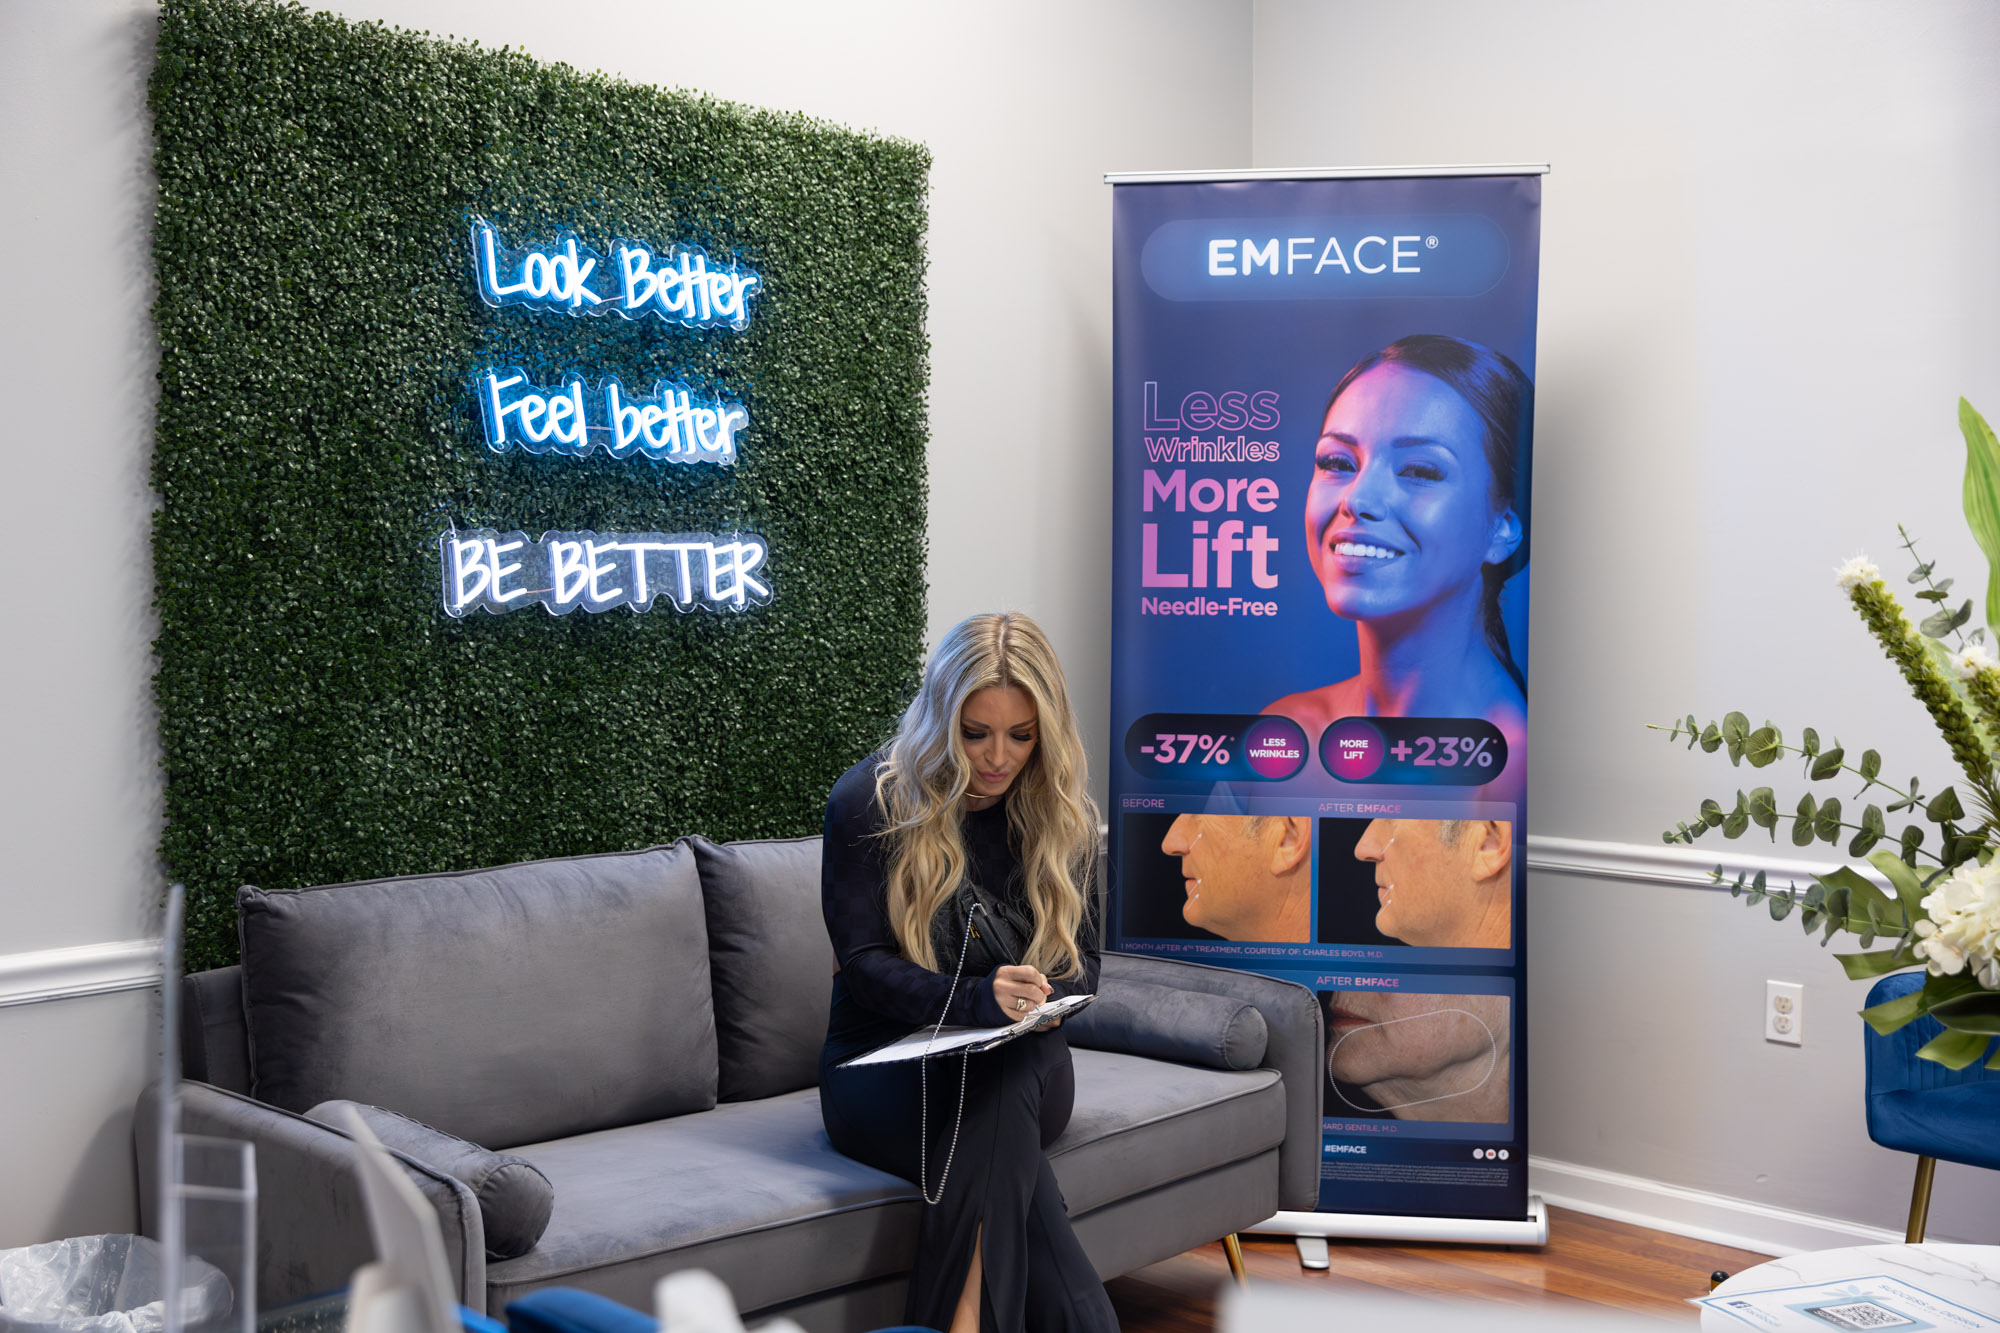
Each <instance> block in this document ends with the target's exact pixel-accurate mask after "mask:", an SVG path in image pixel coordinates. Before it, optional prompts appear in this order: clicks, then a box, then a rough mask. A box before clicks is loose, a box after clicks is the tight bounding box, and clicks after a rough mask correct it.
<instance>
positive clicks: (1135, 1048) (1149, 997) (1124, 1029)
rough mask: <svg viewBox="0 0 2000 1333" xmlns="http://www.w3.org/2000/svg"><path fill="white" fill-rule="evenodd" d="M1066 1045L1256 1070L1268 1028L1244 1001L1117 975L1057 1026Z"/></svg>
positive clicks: (1254, 1010) (1210, 1067) (1252, 1006)
mask: <svg viewBox="0 0 2000 1333" xmlns="http://www.w3.org/2000/svg"><path fill="white" fill-rule="evenodd" d="M1063 1035H1065V1036H1066V1037H1068V1038H1069V1044H1070V1045H1072V1046H1083V1047H1088V1048H1092V1049H1095V1050H1100V1051H1121V1052H1123V1053H1124V1054H1126V1055H1143V1056H1148V1057H1150V1058H1152V1059H1155V1060H1173V1061H1176V1062H1178V1063H1180V1064H1187V1065H1203V1066H1206V1067H1207V1068H1209V1069H1257V1068H1260V1067H1261V1066H1262V1065H1263V1063H1264V1052H1265V1050H1266V1049H1267V1048H1268V1046H1269V1041H1270V1029H1269V1027H1268V1025H1267V1024H1266V1023H1265V1022H1264V1015H1263V1013H1262V1012H1261V1011H1259V1009H1258V1008H1257V1006H1256V1005H1254V1004H1252V1003H1250V1002H1249V1001H1248V1000H1239V999H1237V998H1235V997H1234V996H1229V995H1211V994H1209V993H1208V992H1207V991H1199V990H1190V989H1188V988H1187V987H1185V986H1159V985H1155V984H1153V983H1152V982H1147V981H1133V980H1131V979H1130V978H1125V977H1120V978H1115V979H1113V980H1112V981H1111V982H1110V984H1108V985H1099V986H1098V988H1097V1003H1095V1004H1092V1005H1089V1006H1086V1007H1085V1009H1084V1010H1083V1012H1082V1013H1079V1014H1077V1015H1076V1016H1075V1017H1073V1018H1070V1019H1069V1020H1068V1021H1067V1022H1065V1023H1064V1024H1063Z"/></svg>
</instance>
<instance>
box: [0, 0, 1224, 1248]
mask: <svg viewBox="0 0 2000 1333" xmlns="http://www.w3.org/2000/svg"><path fill="white" fill-rule="evenodd" d="M329 7H331V8H335V9H338V10H339V11H340V12H342V13H344V14H346V15H348V16H350V17H353V18H356V19H376V18H379V19H384V20H387V21H389V22H392V23H395V24H397V25H399V26H402V27H406V28H416V29H428V30H430V31H432V32H436V33H441V34H442V33H455V34H457V35H459V36H461V37H475V38H477V39H479V40H480V41H482V42H484V43H486V44H488V45H493V44H508V45H514V46H518V47H523V48H525V49H527V50H528V51H530V52H532V53H533V54H534V55H535V56H537V57H539V58H542V59H545V60H561V61H565V62H567V63H569V64H572V65H575V66H578V67H580V68H584V69H603V70H606V71H608V72H610V73H613V74H617V75H619V76H622V77H625V78H628V79H632V80H636V81H641V82H647V83H654V84H662V85H667V86H672V87H686V88H695V89H699V90H700V91H703V92H707V93H711V94H714V95H717V96H721V97H725V98H730V99H733V100H738V101H742V102H747V103H752V104H755V105H759V106H766V107H774V108H780V109H786V110H800V111H805V112H808V113H810V114H812V115H815V116H820V117H824V118H826V119H830V120H833V121H837V122H840V123H842V124H846V125H850V126H853V127H855V128H860V129H874V130H880V131H883V132H886V133H890V134H896V135H901V136H904V137H907V138H911V139H917V140H921V141H922V142H924V143H926V144H928V145H929V146H930V147H931V150H932V152H933V154H934V156H935V159H936V165H935V167H934V170H933V173H932V177H931V179H932V196H931V230H930V249H929V259H930V291H931V303H932V304H931V316H930V333H931V346H932V363H931V370H932V373H931V398H930V406H931V430H932V437H933V444H932V449H931V460H932V463H931V595H930V608H931V612H930V614H931V631H932V637H933V638H934V637H935V635H936V632H937V631H939V630H941V629H942V628H944V627H945V626H947V625H949V624H951V623H952V622H954V621H956V620H958V619H959V618H961V617H963V616H965V615H968V614H971V613H972V612H975V611H982V610H989V609H993V608H995V607H1011V608H1015V609H1019V610H1024V611H1027V612H1029V613H1031V614H1033V615H1035V616H1036V617H1038V618H1040V619H1041V620H1042V621H1043V623H1044V624H1045V625H1047V627H1048V628H1049V630H1050V631H1051V633H1052V634H1053V635H1054V637H1055V639H1056V641H1057V644H1058V646H1059V648H1060V649H1061V650H1062V652H1063V655H1064V658H1065V661H1066V662H1067V663H1068V666H1069V669H1070V672H1071V674H1072V676H1073V678H1074V679H1075V681H1076V683H1077V687H1078V688H1077V695H1078V704H1079V708H1080V709H1081V711H1082V714H1083V726H1084V729H1085V733H1086V735H1088V736H1089V737H1091V738H1092V740H1093V742H1095V741H1096V740H1097V739H1098V738H1099V737H1101V736H1102V734H1103V733H1104V731H1105V729H1106V728H1107V727H1108V726H1109V714H1108V708H1107V702H1106V690H1107V684H1106V680H1107V677H1108V675H1109V668H1110V644H1109V640H1108V639H1107V637H1106V635H1105V632H1104V627H1103V609H1104V607H1105V605H1106V604H1107V600H1108V596H1109V587H1108V585H1109V568H1108V567H1109V560H1110V535H1109V532H1108V531H1107V529H1106V526H1105V523H1106V516H1107V515H1108V513H1109V489H1110V457H1109V454H1108V453H1107V452H1106V451H1105V450H1104V448H1103V447H1102V446H1103V440H1104V436H1105V435H1106V433H1107V432H1108V429H1109V426H1110V397H1109V393H1108V389H1107V382H1108V376H1109V362H1110V348H1111V325H1110V318H1111V312H1110V289H1111V256H1110V250H1109V247H1108V245H1107V243H1106V238H1107V237H1108V235H1109V223H1110V194H1109V191H1108V190H1106V188H1105V187H1104V185H1103V184H1102V182H1101V180H1100V176H1101V174H1102V173H1103V171H1104V170H1105V169H1106V168H1108V167H1114V166H1115V167H1127V168H1172V167H1191V166H1203V165H1208V164H1211V163H1215V162H1232V161H1240V160H1241V159H1242V157H1243V154H1244V151H1245V146H1246V145H1247V144H1248V142H1249V135H1250V96H1249V69H1250V33H1251V27H1250V11H1249V5H1248V0H1168V2H1164V3H1163V2H1162V0H1117V2H1115V3H1112V2H1109V0H1107V2H1104V3H1095V4H1091V5H1085V6H1075V5H1068V4H1059V3H1053V2H1049V0H1043V2H1041V3H1020V0H1006V2H1004V3H1002V2H1000V0H981V2H979V3H970V2H968V3H953V4H950V5H941V4H931V3H925V2H924V0H862V2H859V3H847V2H845V0H844V2H843V3H840V4H818V3H811V2H809V0H746V2H744V3H735V4H731V5H728V6H723V7H717V6H715V5H707V4H695V3H688V2H687V0H673V2H671V3H665V2H660V0H645V2H644V3H641V2H640V0H625V2H619V0H576V2H574V3H570V4H566V5H563V6H561V7H560V10H559V11H552V10H551V9H550V8H549V6H548V5H547V4H546V3H542V0H480V2H479V3H449V2H447V0H399V2H397V3H376V4H367V3H356V4H348V5H336V6H329ZM153 12H154V9H153V6H152V5H151V4H150V3H147V2H146V0H7V2H6V3H5V4H0V106H3V107H4V108H5V114H4V116H0V125H4V127H5V129H6V133H5V134H0V198H5V199H7V200H9V201H10V205H17V206H10V207H9V208H7V209H0V245H4V247H5V253H7V254H10V255H15V256H19V255H23V254H27V255H34V254H39V253H45V252H48V251H49V250H51V249H54V250H55V251H56V253H58V254H59V255H61V256H62V257H63V258H64V259H66V260H68V259H74V260H76V261H77V262H75V263H67V262H66V263H62V264H42V265H36V264H29V265H26V266H23V267H21V268H17V274H20V275H21V276H20V277H17V281H16V285H15V287H14V288H13V297H14V299H11V300H10V301H9V302H8V303H6V304H5V305H4V306H0V350H4V353H5V359H4V364H5V365H6V366H7V368H8V377H9V381H10V383H12V384H13V385H14V386H16V390H17V392H21V391H31V392H29V393H28V396H27V399H26V403H27V406H26V410H25V411H20V410H17V411H16V412H14V413H11V414H8V415H6V416H0V422H4V423H5V424H4V425H0V430H4V431H5V432H6V434H5V436H4V443H5V447H6V448H7V451H8V460H9V463H10V465H11V467H12V468H13V469H14V471H13V473H12V476H13V478H14V479H15V482H16V484H17V485H19V486H20V487H22V488H23V490H31V492H32V494H33V495H34V496H35V503H34V505H32V506H30V507H25V508H21V509H19V510H17V512H16V513H14V514H12V515H10V519H9V522H8V524H6V525H5V526H4V527H0V560H4V561H5V562H6V565H7V567H9V568H13V569H32V570H35V571H38V573H39V574H41V575H44V576H46V577H40V578H37V579H34V580H16V581H15V583H14V585H13V586H14V587H15V591H14V594H13V596H14V598H15V600H14V603H13V605H12V607H11V608H10V610H11V612H12V615H13V618H14V622H15V624H16V625H17V626H20V627H22V628H24V629H29V630H30V631H31V633H32V638H30V639H29V640H28V641H29V642H30V643H31V645H32V648H33V651H32V652H30V653H19V652H12V653H0V673H4V674H0V699H4V700H5V702H4V703H0V737H4V744H3V745H0V752H4V753H5V754H6V755H7V758H8V761H9V762H8V763H7V764H6V765H5V766H4V770H0V782H5V783H6V784H7V788H6V794H7V799H6V800H4V801H0V821H4V822H0V1004H4V1001H5V996H6V993H7V989H8V982H7V969H8V959H9V958H10V957H15V956H17V955H18V958H19V961H20V962H21V964H22V965H24V966H26V965H36V963H35V960H36V959H38V958H39V957H40V956H39V955H37V954H35V953H34V952H33V951H38V950H45V949H51V948H56V947H59V946H77V945H91V944H97V943H100V942H104V941H113V940H124V939H130V938H132V937H135V936H140V935H144V934H146V933H148V931H149V927H148V924H147V922H148V920H149V918H150V916H151V914H152V912H153V910H154V908H153V903H154V895H155V893H156V892H157V887H158V882H159V879H158V874H157V872H156V870H155V868H154V857H153V848H154V846H155V844H156V843H157V840H158V806H159V799H158V797H159V783H158V778H157V775H156V772H155V765H156V755H155V751H154V748H153V744H152V734H153V720H152V716H151V711H150V694H149V687H148V679H149V676H150V673H151V663H150V660H149V656H148V646H149V644H150V642H151V638H152V627H151V624H150V621H149V616H148V609H147V608H148V603H149V598H150V596H151V586H150V582H151V581H150V557H149V555H148V548H147V522H148V518H147V515H148V511H149V508H150V504H151V500H150V497H149V495H148V493H147V490H146V485H145V470H146V467H147V462H148V456H149V447H150V446H149V439H150V411H151V401H152V400H151V390H152V369H153V352H152V348H151V341H150V328H149V324H148V319H147V306H148V302H149V299H150V296H149V281H150V278H149V274H148V266H147V262H146V248H147V243H148V242H147V219H148V217H149V215H150V190H151V186H150V183H149V172H148V168H147V158H148V154H149V151H150V150H149V142H148V137H147V136H148V130H147V128H146V124H145V121H144V118H143V95H144V92H143V90H144V80H145V76H146V72H147V70H148V69H149V68H150V41H151V33H152V29H153V26H154V19H153V17H152V15H153ZM557 12H559V13H560V16H561V18H560V21H552V19H551V15H552V13H557ZM718 24H721V25H723V26H724V29H725V30H726V31H728V32H729V33H731V34H733V35H736V36H738V37H742V36H745V35H749V36H751V37H752V38H753V39H754V41H753V43H752V45H751V46H750V47H749V48H748V52H747V54H746V57H745V58H744V59H743V60H741V61H740V62H738V63H737V64H735V65H733V66H729V65H725V66H721V67H717V66H714V65H712V64H710V63H708V62H706V61H703V60H701V59H699V58H698V57H699V55H700V51H699V49H698V48H696V47H693V46H690V45H689V44H688V43H686V42H685V41H683V40H682V38H683V37H684V36H685V34H687V33H690V32H697V33H698V32H706V31H713V30H715V29H716V26H717V25H718ZM20 201H26V205H27V206H26V207H19V206H18V204H19V202H20ZM86 258H88V259H89V260H90V261H91V262H89V263H85V262H83V261H84V260H85V259H86ZM85 534H88V535H89V536H90V538H91V540H89V541H84V540H80V538H81V537H82V536H84V535H85ZM58 572H60V573H62V575H63V578H61V579H57V578H56V577H54V576H55V575H56V574H57V573H58ZM1100 790H1101V782H1100ZM65 966H68V965H67V964H65ZM128 970H129V969H128ZM143 1000H144V995H143V993H141V992H131V993H128V994H126V995H123V996H118V997H102V998H97V999H89V1000H56V1001H50V1002H45V1003H39V1004H33V1005H29V1006H25V1007H15V1008H5V1007H0V1069H7V1070H9V1071H14V1070H30V1069H32V1070H37V1071H40V1072H39V1073H38V1075H37V1078H38V1079H39V1080H41V1081H40V1082H37V1081H36V1080H35V1079H25V1078H14V1077H8V1078H6V1079H4V1080H0V1246H7V1245H14V1244H23V1243H27V1242H30V1241H36V1240H41V1239H45V1238H48V1237H51V1236H55V1235H62V1234H73V1233H76V1232H80V1231H87V1230H97V1229H103V1230H115V1229H124V1228H128V1227H130V1226H131V1225H132V1218H131V1212H132V1206H133V1205H132V1185H131V1183H130V1178H129V1177H130V1167H129V1162H128V1160H127V1159H126V1158H125V1157H124V1156H123V1155H122V1154H123V1153H124V1151H125V1150H124V1148H123V1147H122V1146H120V1145H121V1144H122V1143H123V1142H124V1136H125V1135H126V1134H127V1130H126V1126H127V1124H128V1119H127V1117H128V1113H129V1107H130V1104H131V1099H132V1096H133V1095H134V1093H135V1092H136V1090H137V1088H138V1086H139V1083H140V1082H141V1080H142V1069H143V1061H142V1060H140V1059H138V1058H136V1057H137V1054H138V1052H139V1051H140V1049H141V1047H142V1046H143V1042H144V1039H145V1036H146V1032H147V1023H148V1018H147V1009H146V1006H145V1004H144V1003H143V1002H142V1001H143ZM107 1014H112V1015H116V1016H115V1017H113V1018H109V1019H107V1017H106V1015H107ZM107 1022H108V1023H109V1024H110V1027H109V1028H107Z"/></svg>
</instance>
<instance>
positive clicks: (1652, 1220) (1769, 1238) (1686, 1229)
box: [1528, 1156, 1903, 1255]
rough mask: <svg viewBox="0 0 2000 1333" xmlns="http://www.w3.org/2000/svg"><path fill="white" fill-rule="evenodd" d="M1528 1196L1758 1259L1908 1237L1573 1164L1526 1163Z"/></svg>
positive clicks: (1534, 1160)
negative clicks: (1751, 1253) (1747, 1253)
mask: <svg viewBox="0 0 2000 1333" xmlns="http://www.w3.org/2000/svg"><path fill="white" fill-rule="evenodd" d="M1528 1189H1529V1190H1530V1191H1531V1192H1533V1193H1536V1194H1539V1195H1541V1196H1542V1198H1543V1199H1544V1200H1545V1201H1546V1202H1547V1203H1548V1204H1549V1205H1550V1206H1552V1207H1556V1208H1574V1209H1575V1210H1576V1211H1578V1212H1580V1213H1590V1214H1592V1215H1594V1216H1597V1217H1608V1218H1611V1219H1612V1220H1613V1221H1617V1222H1630V1223H1632V1224H1633V1225H1635V1226H1642V1227H1651V1228H1652V1229H1654V1230H1655V1231H1670V1232H1673V1233H1674V1234H1675V1235H1679V1236H1692V1237H1694V1238H1695V1239H1696V1240H1705V1241H1711V1242H1713V1243H1715V1244H1717V1245H1731V1246H1734V1247H1736V1248H1737V1249H1742V1250H1751V1251H1754V1252H1756V1253H1758V1254H1769V1255H1787V1254H1802V1253H1805V1252H1806V1251H1808V1250H1831V1249H1838V1248H1840V1247H1842V1246H1847V1245H1896V1244H1901V1243H1902V1240H1903V1237H1902V1233H1900V1232H1894V1231H1885V1230H1883V1229H1882V1228H1880V1227H1871V1226H1864V1225H1862V1224H1861V1223H1859V1222H1844V1221H1841V1220H1840V1219H1839V1218H1834V1217H1820V1216H1817V1215H1815V1214H1812V1213H1798V1212H1793V1211H1792V1210H1791V1209H1789V1208H1773V1207H1771V1206H1770V1205H1769V1204H1762V1203H1753V1202H1751V1201H1750V1200H1748V1199H1733V1198H1731V1197H1729V1196H1728V1195H1726V1194H1709V1193H1707V1192H1706V1191H1703V1190H1694V1189H1687V1188H1684V1187H1682V1186H1680V1185H1669V1184H1667V1183H1666V1182H1665V1181H1660V1180H1648V1179H1646V1178H1645V1177H1643V1176H1628V1175H1623V1174H1620V1173H1619V1172H1617V1171H1605V1170H1603V1169H1601V1168H1599V1167H1594V1166H1581V1165H1578V1164H1577V1163H1575V1162H1557V1161H1552V1160H1550V1159H1549V1158H1546V1157H1534V1156H1530V1157H1529V1158H1528Z"/></svg>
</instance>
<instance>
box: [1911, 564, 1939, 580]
mask: <svg viewBox="0 0 2000 1333" xmlns="http://www.w3.org/2000/svg"><path fill="white" fill-rule="evenodd" d="M1936 568H1937V561H1935V560H1933V561H1931V562H1930V563H1929V564H1928V565H1918V566H1917V567H1916V568H1915V569H1913V570H1911V571H1910V582H1912V583H1922V582H1923V581H1924V580H1925V579H1927V578H1929V577H1930V574H1931V571H1932V570H1933V569H1936Z"/></svg>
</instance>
